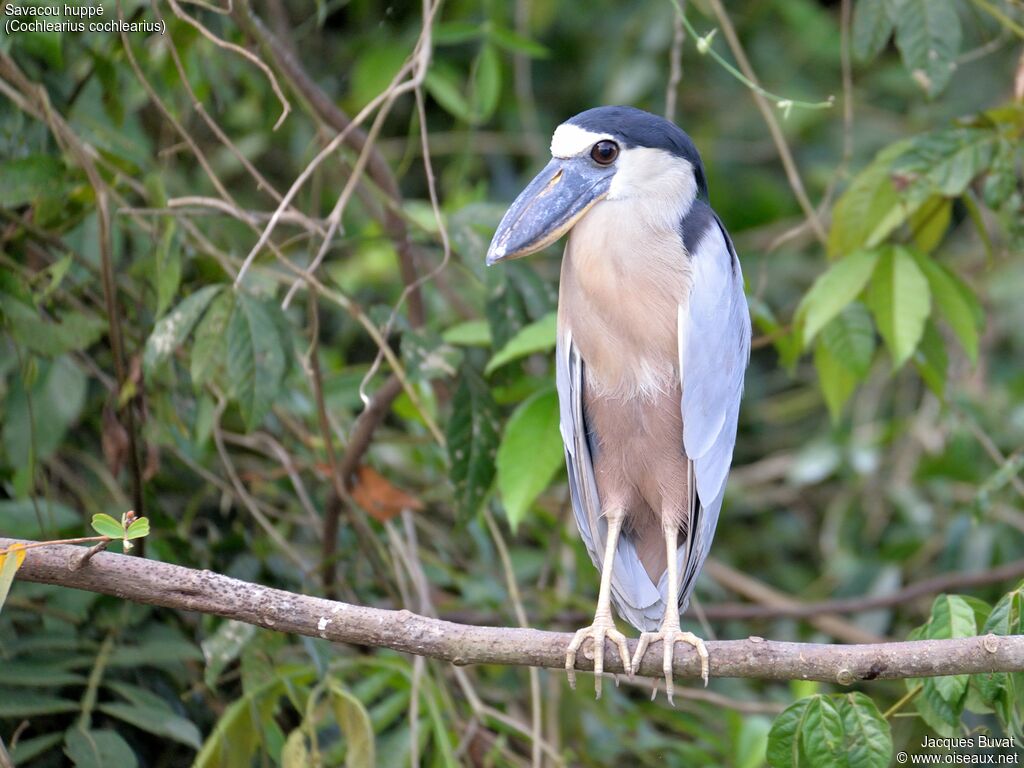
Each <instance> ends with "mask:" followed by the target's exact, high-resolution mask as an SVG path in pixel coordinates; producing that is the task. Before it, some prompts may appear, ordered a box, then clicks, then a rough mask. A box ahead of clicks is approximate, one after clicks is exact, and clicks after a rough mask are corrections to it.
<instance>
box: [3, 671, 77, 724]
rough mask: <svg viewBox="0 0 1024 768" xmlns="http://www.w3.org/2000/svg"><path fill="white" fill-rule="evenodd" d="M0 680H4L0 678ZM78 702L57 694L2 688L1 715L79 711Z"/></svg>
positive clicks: (26, 715)
mask: <svg viewBox="0 0 1024 768" xmlns="http://www.w3.org/2000/svg"><path fill="white" fill-rule="evenodd" d="M0 682H3V680H2V678H0ZM78 708H79V706H78V702H77V701H70V700H69V699H62V698H60V697H57V696H48V695H46V694H41V693H36V692H34V691H26V690H19V691H17V692H15V691H14V689H12V688H6V689H3V690H0V717H3V718H10V719H14V718H18V719H20V718H24V717H35V716H37V715H59V714H63V713H65V712H77V711H78Z"/></svg>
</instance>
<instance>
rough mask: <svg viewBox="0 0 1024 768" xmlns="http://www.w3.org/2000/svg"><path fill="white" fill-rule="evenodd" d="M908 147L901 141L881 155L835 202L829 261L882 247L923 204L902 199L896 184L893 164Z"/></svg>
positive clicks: (877, 156) (883, 151) (829, 237)
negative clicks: (890, 235)
mask: <svg viewBox="0 0 1024 768" xmlns="http://www.w3.org/2000/svg"><path fill="white" fill-rule="evenodd" d="M909 146H910V142H909V141H899V142H896V143H895V144H891V145H889V146H888V147H886V148H885V149H883V150H882V151H881V152H879V153H878V154H877V155H876V156H875V158H874V160H872V161H871V163H870V164H869V165H868V166H867V167H866V168H864V170H862V171H861V172H860V173H859V174H857V176H856V177H854V179H853V181H852V182H851V183H850V186H849V187H847V189H846V191H845V192H844V193H843V194H842V196H841V197H840V198H839V200H837V201H836V204H835V207H834V208H833V209H832V226H831V227H830V229H829V232H828V255H829V257H830V258H835V257H836V256H842V255H844V254H850V253H853V252H854V251H856V250H858V249H861V248H873V247H874V246H876V245H879V244H881V243H882V241H883V240H885V238H886V236H887V235H888V234H889V233H890V232H892V231H893V230H894V229H896V227H898V226H899V225H900V224H902V223H903V222H904V221H906V219H907V217H908V216H910V215H911V214H912V213H913V212H914V211H915V210H916V209H917V207H918V206H919V205H920V204H921V203H922V202H923V200H916V199H914V200H903V199H901V197H900V194H899V193H898V192H897V191H896V187H895V186H894V185H893V180H892V175H891V169H892V164H893V161H894V160H895V159H896V158H897V157H899V156H900V155H901V154H902V153H903V152H905V151H906V150H907V148H908V147H909Z"/></svg>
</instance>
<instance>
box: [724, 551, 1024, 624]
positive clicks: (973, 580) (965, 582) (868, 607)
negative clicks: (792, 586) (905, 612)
mask: <svg viewBox="0 0 1024 768" xmlns="http://www.w3.org/2000/svg"><path fill="white" fill-rule="evenodd" d="M1022 577H1024V560H1014V561H1013V562H1012V563H1006V564H1005V565H1000V566H998V567H996V568H992V569H990V570H986V571H978V572H977V573H944V574H942V575H941V576H935V577H933V578H930V579H924V580H922V581H918V582H915V583H914V584H909V585H908V586H906V587H904V588H903V589H900V590H897V591H896V592H892V593H890V594H888V595H873V596H871V597H852V598H846V599H843V598H839V599H835V600H821V601H818V602H813V603H800V602H793V603H789V604H783V605H745V604H738V603H731V604H722V605H707V606H704V613H705V615H706V616H707V617H708V618H709V619H711V620H713V621H727V620H729V619H776V618H778V619H781V618H808V617H812V616H822V615H825V614H829V613H845V614H850V613H864V612H865V611H874V610H877V609H879V608H891V607H893V606H896V605H906V604H907V603H909V602H910V601H912V600H917V599H918V598H922V597H928V596H930V595H937V594H939V593H941V592H946V591H949V590H962V589H968V588H970V587H980V586H984V585H986V584H997V583H999V582H1003V581H1011V580H1014V579H1020V578H1022Z"/></svg>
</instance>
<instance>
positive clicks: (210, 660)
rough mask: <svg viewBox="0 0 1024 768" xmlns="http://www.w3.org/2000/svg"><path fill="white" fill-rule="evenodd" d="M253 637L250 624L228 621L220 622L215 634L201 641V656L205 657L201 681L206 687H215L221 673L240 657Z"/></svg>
mask: <svg viewBox="0 0 1024 768" xmlns="http://www.w3.org/2000/svg"><path fill="white" fill-rule="evenodd" d="M255 635H256V627H255V626H253V625H252V624H246V623H245V622H243V621H234V620H232V619H228V620H227V621H224V622H221V625H220V626H219V627H217V631H216V632H214V633H213V634H212V635H211V636H210V637H208V638H206V639H205V640H203V642H202V648H203V656H204V657H206V669H205V670H204V672H203V680H204V681H205V683H206V685H207V686H208V687H210V688H211V689H212V688H216V687H217V680H218V679H219V678H220V676H221V673H222V672H223V671H224V670H225V669H226V668H227V666H228V664H230V663H231V662H233V661H234V660H235V659H237V658H238V657H239V655H241V653H242V651H243V650H244V649H245V647H246V646H247V645H248V644H249V642H250V641H251V640H252V638H253V637H254V636H255Z"/></svg>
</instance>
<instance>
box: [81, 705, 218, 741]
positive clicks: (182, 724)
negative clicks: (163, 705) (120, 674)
mask: <svg viewBox="0 0 1024 768" xmlns="http://www.w3.org/2000/svg"><path fill="white" fill-rule="evenodd" d="M99 710H100V711H101V712H103V714H105V715H109V716H110V717H114V718H117V719H118V720H123V721H124V722H126V723H129V724H130V725H134V726H135V727H136V728H138V729H140V730H143V731H146V732H147V733H152V734H153V735H154V736H162V737H164V738H167V739H171V740H172V741H176V742H178V743H179V744H184V745H185V746H187V747H191V748H192V749H195V750H198V749H199V748H200V747H201V746H202V743H203V739H202V735H201V734H200V733H199V729H198V728H197V727H196V725H195V723H193V722H192V721H191V720H186V719H185V718H184V717H181V716H180V715H176V714H174V713H172V712H168V711H166V710H164V709H156V708H154V707H144V706H141V705H139V704H119V703H112V704H100V705H99Z"/></svg>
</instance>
